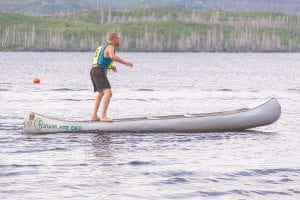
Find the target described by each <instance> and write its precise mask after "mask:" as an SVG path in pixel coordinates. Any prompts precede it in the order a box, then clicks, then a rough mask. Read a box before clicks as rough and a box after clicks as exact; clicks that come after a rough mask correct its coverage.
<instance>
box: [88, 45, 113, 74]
mask: <svg viewBox="0 0 300 200" xmlns="http://www.w3.org/2000/svg"><path fill="white" fill-rule="evenodd" d="M108 45H111V44H109V43H105V44H103V45H101V46H99V47H98V48H97V49H96V51H95V54H94V59H93V66H96V65H98V66H99V67H100V68H101V69H103V70H104V71H106V70H110V69H111V67H112V63H113V60H112V59H111V58H105V57H104V50H105V48H106V47H107V46H108Z"/></svg>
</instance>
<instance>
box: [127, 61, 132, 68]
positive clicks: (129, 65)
mask: <svg viewBox="0 0 300 200" xmlns="http://www.w3.org/2000/svg"><path fill="white" fill-rule="evenodd" d="M125 65H126V66H128V67H133V64H132V63H131V62H126V63H125Z"/></svg>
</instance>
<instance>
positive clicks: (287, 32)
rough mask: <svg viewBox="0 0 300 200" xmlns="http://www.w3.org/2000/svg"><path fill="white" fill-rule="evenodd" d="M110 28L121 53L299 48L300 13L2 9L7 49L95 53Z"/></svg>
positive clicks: (0, 36)
mask: <svg viewBox="0 0 300 200" xmlns="http://www.w3.org/2000/svg"><path fill="white" fill-rule="evenodd" d="M111 31H116V32H119V33H120V34H121V36H122V38H123V39H122V46H121V47H120V49H121V50H122V51H207V52H211V51H213V52H215V51H216V52H248V51H252V52H270V51H272V52H298V51H300V16H298V15H287V14H274V13H253V12H223V11H190V10H179V9H167V8H164V9H139V10H132V11H112V10H106V11H103V10H99V11H93V12H82V13H77V14H56V15H50V16H25V15H19V14H5V13H0V42H1V44H0V45H1V46H0V49H1V50H2V51H3V50H34V51H91V50H94V49H95V48H96V46H97V45H98V44H99V43H98V42H99V40H100V41H105V35H106V34H107V33H108V32H111Z"/></svg>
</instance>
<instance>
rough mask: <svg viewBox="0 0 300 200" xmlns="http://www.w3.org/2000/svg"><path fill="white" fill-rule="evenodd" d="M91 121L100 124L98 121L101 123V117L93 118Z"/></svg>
mask: <svg viewBox="0 0 300 200" xmlns="http://www.w3.org/2000/svg"><path fill="white" fill-rule="evenodd" d="M91 121H92V122H98V121H100V117H92V119H91Z"/></svg>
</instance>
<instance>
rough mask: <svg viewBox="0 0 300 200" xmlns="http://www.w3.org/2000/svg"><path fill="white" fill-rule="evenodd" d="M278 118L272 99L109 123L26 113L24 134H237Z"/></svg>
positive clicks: (273, 99) (278, 110)
mask: <svg viewBox="0 0 300 200" xmlns="http://www.w3.org/2000/svg"><path fill="white" fill-rule="evenodd" d="M280 115H281V107H280V104H279V102H278V101H277V99H276V98H272V99H269V100H268V101H266V102H264V103H262V104H260V105H259V106H256V107H253V108H244V109H239V110H235V111H227V112H218V113H205V114H193V115H182V116H159V117H152V118H129V119H119V120H115V121H114V122H112V123H107V122H105V123H104V122H88V121H64V120H59V119H54V118H49V117H46V116H43V115H40V114H36V113H30V114H29V115H27V116H25V120H24V123H23V130H24V132H26V133H55V132H185V133H188V132H221V131H241V130H245V129H250V128H254V127H259V126H265V125H269V124H272V123H274V122H275V121H277V120H278V119H279V117H280Z"/></svg>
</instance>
